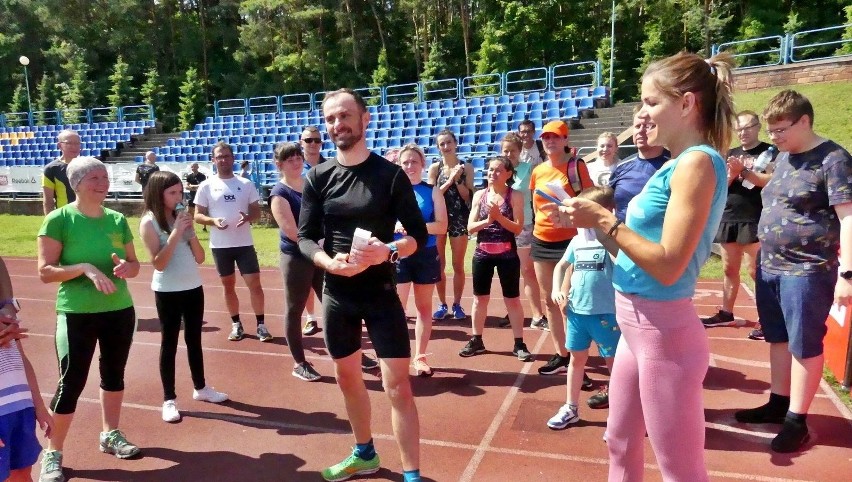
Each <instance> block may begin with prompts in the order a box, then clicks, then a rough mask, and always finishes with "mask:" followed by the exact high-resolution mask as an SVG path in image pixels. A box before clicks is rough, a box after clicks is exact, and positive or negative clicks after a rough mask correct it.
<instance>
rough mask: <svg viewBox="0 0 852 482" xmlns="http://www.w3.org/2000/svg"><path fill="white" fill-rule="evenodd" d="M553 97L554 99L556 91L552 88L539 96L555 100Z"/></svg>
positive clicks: (546, 99)
mask: <svg viewBox="0 0 852 482" xmlns="http://www.w3.org/2000/svg"><path fill="white" fill-rule="evenodd" d="M555 99H556V92H554V91H552V90H548V91H547V92H545V93H544V95H543V96H542V98H541V100H543V101H548V100H555Z"/></svg>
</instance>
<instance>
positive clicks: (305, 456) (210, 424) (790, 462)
mask: <svg viewBox="0 0 852 482" xmlns="http://www.w3.org/2000/svg"><path fill="white" fill-rule="evenodd" d="M5 261H6V263H7V266H8V267H9V271H10V272H11V274H12V278H13V283H14V286H15V293H16V294H17V295H18V297H19V298H20V299H21V300H22V302H23V304H24V311H23V312H22V313H21V316H22V318H23V320H24V323H25V324H26V326H28V327H29V328H30V337H29V338H28V339H27V340H26V341H25V346H26V349H27V353H28V354H29V356H30V358H31V360H32V361H33V364H34V365H35V369H36V372H37V375H38V379H39V382H40V384H41V388H42V392H43V396H44V397H45V398H46V399H49V397H50V396H51V395H52V392H53V390H54V389H55V386H56V381H57V369H56V355H55V350H54V346H53V334H54V327H55V314H54V312H53V307H54V301H55V295H56V285H55V284H54V285H44V284H42V283H41V282H40V281H39V280H38V277H37V273H36V263H35V261H34V260H31V259H8V258H7V259H6V260H5ZM202 276H203V279H204V280H205V288H206V298H207V312H206V316H205V326H204V329H203V338H204V341H203V343H204V346H205V364H206V374H207V381H208V383H209V384H210V385H212V386H214V387H216V388H217V389H219V390H222V391H225V392H227V393H228V394H230V396H231V401H230V402H226V403H225V404H222V405H213V404H208V403H203V402H196V401H194V400H192V396H191V394H192V383H191V381H190V377H189V370H188V367H187V364H186V355H185V350H184V349H183V346H182V344H181V348H180V349H179V350H178V361H177V388H178V406H179V407H180V409H181V412H182V414H183V420H182V421H181V422H180V423H177V424H167V423H164V422H163V421H162V420H161V419H160V410H161V405H162V389H161V386H160V379H159V372H158V369H157V357H158V350H159V333H158V331H159V322H158V320H157V314H156V310H155V308H154V299H153V293H152V292H151V290H150V288H149V282H150V279H151V268H150V266H146V267H144V268H143V270H142V272H141V273H140V275H139V277H138V278H136V279H135V280H132V281H131V282H130V287H131V291H132V293H133V298H134V301H135V304H136V311H137V315H138V317H139V327H138V333H137V334H136V337H135V340H134V346H133V349H132V350H131V353H130V360H129V363H128V367H127V374H126V385H127V389H126V391H125V398H124V409H123V412H122V429H123V430H124V431H125V432H126V433H127V436H128V438H129V439H130V440H131V441H133V442H134V443H136V444H138V445H139V446H140V447H142V449H143V454H142V456H141V457H139V458H137V459H134V460H118V459H116V458H115V457H113V456H110V455H106V454H103V453H101V452H100V451H99V450H98V448H97V438H98V432H99V431H100V410H99V405H98V402H97V398H98V388H97V386H98V383H97V380H98V379H97V372H96V370H97V368H96V364H93V368H92V372H91V374H90V376H89V383H88V385H87V387H86V389H85V391H84V393H83V396H82V399H81V401H80V403H79V407H78V411H77V414H76V417H75V421H74V424H73V426H72V428H71V432H70V434H69V437H68V440H67V442H66V447H65V454H64V458H65V467H66V471H65V473H66V476H68V478H69V479H70V480H75V481H82V480H98V481H180V480H184V481H196V480H204V481H267V480H268V481H273V480H274V481H318V480H321V477H320V475H319V471H320V470H322V469H323V468H324V467H326V466H328V465H330V464H333V463H336V462H338V461H339V460H341V459H342V458H343V457H344V456H346V455H347V454H348V452H349V451H350V447H351V445H352V443H353V440H352V437H351V435H350V433H349V424H348V422H347V419H346V413H345V410H344V407H343V403H342V397H341V395H340V393H339V390H338V388H337V387H336V386H335V383H334V378H333V366H332V362H331V360H330V359H329V358H328V356H327V354H326V351H325V349H324V344H323V341H322V334H317V335H314V336H311V337H307V338H306V341H305V345H306V350H307V353H308V356H309V357H310V360H311V361H312V362H313V363H314V365H315V367H316V368H317V370H318V371H319V372H320V373H321V374H322V375H323V378H322V380H321V381H320V382H318V383H306V382H303V381H301V380H297V379H296V378H294V377H292V376H290V371H291V368H292V359H291V358H290V356H289V352H288V350H287V348H286V347H285V346H284V341H283V337H282V332H283V322H282V316H281V313H282V310H283V306H282V305H283V294H282V282H281V277H280V275H279V273H278V272H277V271H275V270H264V271H263V273H262V279H263V285H264V288H265V291H266V303H267V308H266V312H267V315H266V316H267V325H268V326H269V327H270V331H271V332H272V334H273V336H275V337H276V338H275V340H274V341H273V342H271V343H260V342H258V341H257V339H256V338H255V337H253V336H249V337H247V338H246V339H244V340H243V341H240V342H229V341H227V339H226V338H227V333H228V330H229V327H230V323H229V321H230V319H229V317H228V315H227V312H226V311H225V307H224V301H223V299H222V291H221V287H220V285H219V283H218V279H217V276H216V273H215V271H214V270H213V269H212V268H211V267H204V268H202ZM469 289H470V283H469V282H468V291H467V294H468V296H467V297H466V298H465V299H464V302H463V305H464V306H465V307H466V308H469V307H470V302H471V299H470V297H469V293H470V291H469ZM720 289H721V285H720V283H718V282H700V283H699V289H698V292H697V294H696V300H695V301H696V303H697V305H698V308H699V312H700V313H702V314H705V315H707V314H711V313H713V312H714V311H715V309H716V307H717V306H718V304H719V302H720V294H721V292H720ZM495 292H496V293H499V290H495ZM239 293H240V296H241V301H242V302H243V305H242V311H243V322H244V325H245V326H246V327H247V332H248V333H249V334H250V335H253V331H254V330H253V325H254V317H253V316H252V315H251V314H250V313H251V311H250V309H249V306H248V293H247V291H246V290H245V288H243V287H240V288H239ZM491 307H492V309H491V313H492V314H496V315H502V314H503V312H504V310H503V307H502V303H501V302H500V300H499V299H497V300H494V301H493V302H492V304H491ZM736 311H737V314H738V315H740V316H743V317H744V318H746V319H748V320H752V319H754V318H755V316H756V313H755V309H754V303H753V300H752V299H751V298H750V297H749V293H748V291H747V290H745V289H744V290H740V297H739V300H738V302H737V308H736ZM411 313H413V303H412V304H411V305H410V306H409V314H411ZM495 321H496V319H493V318H492V319H489V323H488V325H487V326H489V327H494V326H495V323H494V322H495ZM751 325H752V322H750V321H749V322H747V324H746V326H743V327H730V328H714V329H711V330H708V332H707V334H708V336H709V337H710V347H711V352H712V357H711V367H710V370H709V372H708V375H707V378H706V380H705V392H704V393H705V397H704V400H705V407H706V408H705V413H706V420H707V442H706V450H707V463H708V469H709V470H710V471H711V478H712V479H713V480H720V481H721V480H756V481H782V480H792V481H839V480H849V473H850V469H852V450H850V447H852V413H850V411H849V410H848V409H847V408H845V407H844V406H843V405H842V404H841V403H840V402H839V400H837V399H836V397H835V396H834V395H833V394H832V392H831V390H830V389H829V388H828V387H827V386H826V385H825V384H823V386H822V389H821V390H820V392H819V394H818V395H817V398H816V400H815V401H814V404H813V406H812V411H811V416H810V417H809V418H808V421H809V426H810V428H811V431H812V434H813V435H814V436H813V437H812V442H811V443H809V444H808V445H807V447H806V449H805V451H803V452H801V453H797V454H786V455H781V454H774V453H772V452H770V450H769V441H770V440H771V437H772V436H773V435H774V432H772V430H777V428H778V427H777V426H768V427H766V428H761V427H753V426H747V425H743V424H739V423H737V422H735V421H734V417H733V412H734V410H736V409H738V408H742V407H751V406H756V405H758V404H760V403H763V401H764V400H765V399H766V397H767V392H768V388H769V385H768V380H769V368H768V349H767V346H766V345H765V344H764V343H762V342H756V341H751V340H748V339H746V334H747V333H748V331H750V330H751ZM411 333H412V338H413V323H412V325H411ZM469 333H470V327H469V320H466V321H445V322H437V323H436V324H435V330H434V331H433V334H432V342H431V343H430V345H429V351H430V352H431V353H432V355H431V356H430V358H429V360H430V363H431V364H432V365H433V366H434V367H435V376H434V377H432V378H426V379H422V378H413V379H412V383H413V385H414V391H415V393H416V395H417V406H418V409H419V411H420V419H421V438H422V448H421V458H422V467H421V469H422V473H423V475H424V477H425V478H424V480H433V481H440V482H444V481H483V482H484V481H495V482H497V481H505V480H513V481H538V480H565V479H566V476H567V479H568V480H590V481H600V480H605V479H606V473H607V450H606V445H605V443H604V442H603V441H602V439H601V437H602V435H603V431H604V426H605V423H606V415H607V411H606V410H591V409H588V408H585V409H581V417H582V418H583V420H582V421H581V422H580V423H579V424H578V425H575V426H572V427H570V428H569V429H567V430H564V431H558V432H554V431H551V430H549V429H548V428H547V427H546V426H545V422H546V421H547V419H548V418H549V417H550V416H551V415H553V413H555V411H556V410H557V409H558V408H559V406H560V405H562V403H564V398H565V386H564V384H565V377H564V375H561V376H551V377H543V376H539V375H538V374H537V372H536V371H535V369H536V368H537V367H538V366H540V365H541V364H542V363H543V362H544V361H545V360H546V359H547V358H548V357H549V355H550V354H551V353H552V350H553V348H552V344H551V342H550V339H549V335H548V334H547V333H546V332H541V331H537V330H531V329H527V330H525V333H524V334H525V339H526V342H527V344H528V345H529V347H530V349H531V350H532V351H533V353H536V354H537V359H536V361H535V362H533V363H526V364H525V363H522V362H519V361H518V360H516V359H515V358H514V357H512V355H511V353H510V352H511V346H512V336H511V332H510V330H506V329H498V328H489V329H487V330H486V331H485V334H484V340H485V344H486V346H487V347H489V348H490V349H491V350H492V351H490V352H488V353H486V354H484V355H481V356H477V357H473V358H465V359H463V358H460V357H459V356H458V355H457V353H458V350H459V349H461V347H462V346H463V345H464V343H465V342H466V341H467V339H468V336H469ZM588 371H589V374H590V376H591V377H592V378H593V379H595V380H596V381H598V382H603V381H604V380H606V378H607V377H606V375H605V370H604V366H603V363H602V360H601V359H600V358H595V357H593V358H590V362H589V368H588ZM365 379H366V382H367V387H368V389H369V391H370V398H371V400H372V403H373V430H374V438H375V441H376V446H377V449H378V451H379V453H380V455H381V457H382V463H383V467H384V468H383V469H382V470H381V471H379V472H378V473H377V474H375V475H374V476H373V477H372V478H371V479H370V480H379V481H389V480H394V481H399V480H402V475H401V474H402V468H401V466H400V462H399V456H398V452H397V449H396V444H395V442H394V440H393V437H392V435H391V433H392V432H391V423H390V408H389V403H388V401H387V398H386V397H385V395H384V393H382V388H381V380H380V379H379V378H378V377H377V376H375V375H372V374H367V375H365ZM673 388H674V389H677V387H673ZM583 393H584V395H583V397H588V396H590V395H591V394H593V392H583ZM646 461H647V465H646V467H647V469H646V480H651V481H653V480H660V479H661V477H660V473H659V471H658V470H657V469H656V467H655V465H654V456H653V453H652V451H651V449H650V445H649V444H648V442H647V441H646ZM37 473H38V466H36V467H35V469H34V471H33V476H34V477H35V478H37V476H38V475H37Z"/></svg>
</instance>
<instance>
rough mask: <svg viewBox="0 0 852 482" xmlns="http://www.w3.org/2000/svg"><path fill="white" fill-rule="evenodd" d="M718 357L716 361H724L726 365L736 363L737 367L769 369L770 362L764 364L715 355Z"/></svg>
mask: <svg viewBox="0 0 852 482" xmlns="http://www.w3.org/2000/svg"><path fill="white" fill-rule="evenodd" d="M713 356H715V357H716V360H718V361H723V362H726V363H734V364H737V365H745V366H749V367H758V368H769V362H762V361H757V360H746V359H744V358H734V357H730V356H725V355H713Z"/></svg>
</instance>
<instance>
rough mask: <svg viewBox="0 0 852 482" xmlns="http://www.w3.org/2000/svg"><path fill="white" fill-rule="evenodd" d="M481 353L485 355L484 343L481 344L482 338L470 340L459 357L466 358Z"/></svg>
mask: <svg viewBox="0 0 852 482" xmlns="http://www.w3.org/2000/svg"><path fill="white" fill-rule="evenodd" d="M481 353H485V343H482V338H471V339H470V341H469V342H467V345H465V346H464V348H462V349H461V351H460V352H459V356H461V357H465V358H467V357H471V356H474V355H479V354H481Z"/></svg>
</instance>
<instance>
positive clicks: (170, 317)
mask: <svg viewBox="0 0 852 482" xmlns="http://www.w3.org/2000/svg"><path fill="white" fill-rule="evenodd" d="M154 300H155V302H156V303H157V315H158V316H159V317H160V327H161V329H162V338H161V341H160V379H161V380H162V381H163V400H174V399H176V398H177V394H175V355H176V354H177V345H178V338H180V321H181V319H183V326H184V328H183V341H184V342H185V343H186V358H187V359H188V360H189V372H190V373H191V374H192V385H193V386H194V387H195V389H196V390H201V389H202V388H204V386H205V382H204V354H203V353H202V351H201V322H202V318H203V317H204V290H203V289H202V288H201V286H199V287H198V288H194V289H191V290H186V291H170V292H164V291H155V292H154Z"/></svg>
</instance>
